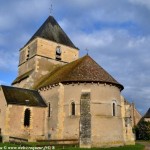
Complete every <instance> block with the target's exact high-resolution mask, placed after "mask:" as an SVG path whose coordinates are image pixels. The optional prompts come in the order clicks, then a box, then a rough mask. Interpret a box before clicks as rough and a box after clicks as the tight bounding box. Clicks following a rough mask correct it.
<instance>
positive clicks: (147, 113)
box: [144, 108, 150, 118]
mask: <svg viewBox="0 0 150 150" xmlns="http://www.w3.org/2000/svg"><path fill="white" fill-rule="evenodd" d="M144 118H150V108H149V110H148V111H147V112H146V114H145V115H144Z"/></svg>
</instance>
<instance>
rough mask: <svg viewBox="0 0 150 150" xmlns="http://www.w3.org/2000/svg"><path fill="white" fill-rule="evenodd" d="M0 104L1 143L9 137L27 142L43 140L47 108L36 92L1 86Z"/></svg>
mask: <svg viewBox="0 0 150 150" xmlns="http://www.w3.org/2000/svg"><path fill="white" fill-rule="evenodd" d="M0 104H1V105H0V131H1V135H2V136H3V141H9V137H11V136H12V137H18V138H24V139H28V140H29V141H35V139H37V138H43V139H44V135H45V130H44V126H45V110H46V107H47V106H46V103H45V102H44V101H43V99H42V97H41V96H40V94H39V93H38V92H37V91H35V90H29V89H21V88H15V87H10V86H4V85H1V86H0Z"/></svg>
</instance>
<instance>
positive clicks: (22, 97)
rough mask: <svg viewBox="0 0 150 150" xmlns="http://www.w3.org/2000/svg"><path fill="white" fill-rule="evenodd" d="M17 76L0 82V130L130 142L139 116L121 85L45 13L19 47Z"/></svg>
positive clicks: (84, 141)
mask: <svg viewBox="0 0 150 150" xmlns="http://www.w3.org/2000/svg"><path fill="white" fill-rule="evenodd" d="M19 53H20V58H19V66H18V76H17V77H16V79H15V80H14V81H13V82H12V86H5V85H1V86H0V103H1V105H0V132H1V135H2V137H3V141H9V139H10V137H17V138H24V139H28V141H36V140H51V139H56V140H57V139H58V140H59V139H78V140H79V145H80V147H103V146H104V147H105V146H107V147H109V146H120V145H126V144H134V140H135V137H134V134H133V133H132V127H133V126H134V125H136V124H137V122H138V121H139V119H140V118H141V115H140V114H139V113H138V111H137V110H136V108H135V107H134V104H130V103H129V102H128V101H127V100H126V99H125V98H124V97H123V96H122V95H121V91H122V90H123V89H124V87H123V85H122V84H120V83H119V82H117V81H116V80H115V79H114V78H113V77H112V76H111V75H110V74H109V73H108V72H107V71H105V70H104V69H103V68H102V67H101V66H99V64H97V63H96V62H95V61H94V60H93V59H92V58H91V57H90V56H89V55H85V56H84V57H82V58H79V49H78V48H77V47H76V46H75V45H74V44H73V42H72V41H71V40H70V39H69V37H68V36H67V35H66V33H65V32H64V31H63V29H62V28H61V27H60V26H59V24H58V23H57V21H56V20H55V19H54V17H53V16H49V17H48V18H47V20H46V21H45V22H44V23H43V25H42V26H41V27H40V28H39V29H38V30H37V31H36V32H35V34H34V35H33V36H32V37H31V39H29V41H28V42H27V43H26V44H25V45H24V46H23V48H21V49H20V51H19Z"/></svg>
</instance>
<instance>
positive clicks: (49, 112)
mask: <svg viewBox="0 0 150 150" xmlns="http://www.w3.org/2000/svg"><path fill="white" fill-rule="evenodd" d="M48 117H51V104H50V102H49V103H48Z"/></svg>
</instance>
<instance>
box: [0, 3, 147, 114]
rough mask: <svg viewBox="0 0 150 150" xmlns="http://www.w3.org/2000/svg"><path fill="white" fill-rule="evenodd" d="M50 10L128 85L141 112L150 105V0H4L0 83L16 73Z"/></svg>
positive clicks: (0, 11) (128, 93) (0, 17)
mask: <svg viewBox="0 0 150 150" xmlns="http://www.w3.org/2000/svg"><path fill="white" fill-rule="evenodd" d="M51 3H52V4H53V13H52V15H53V16H54V17H55V19H56V20H57V21H58V23H59V24H60V25H61V27H62V28H63V29H64V31H65V32H66V33H67V34H68V35H69V37H70V39H71V40H72V41H73V43H74V44H75V45H76V46H77V47H78V48H79V49H80V56H83V55H85V54H86V50H85V49H86V48H87V49H89V55H90V56H91V57H92V58H93V59H94V60H95V61H96V62H98V63H99V64H100V65H101V66H102V67H103V68H105V70H106V71H108V72H109V73H110V74H111V75H112V76H113V77H114V78H115V79H116V80H117V81H118V82H120V83H121V84H123V85H124V87H125V89H124V90H123V91H122V94H123V95H124V97H125V98H126V99H127V100H128V101H130V102H134V103H135V104H136V107H137V109H138V110H139V111H140V112H141V113H143V114H144V113H145V112H146V111H147V109H148V108H149V107H150V1H149V0H63V1H60V0H30V1H27V0H13V1H12V0H5V1H2V0H0V84H5V85H10V84H11V82H12V81H13V80H14V79H15V78H16V76H17V66H18V60H19V59H18V57H19V49H20V48H21V47H23V46H24V45H25V44H26V42H27V41H28V40H29V39H30V37H31V36H32V35H33V34H34V33H35V31H36V30H37V29H38V28H39V27H40V26H41V25H42V23H43V22H44V21H45V20H46V19H47V17H48V16H49V7H50V4H51Z"/></svg>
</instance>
